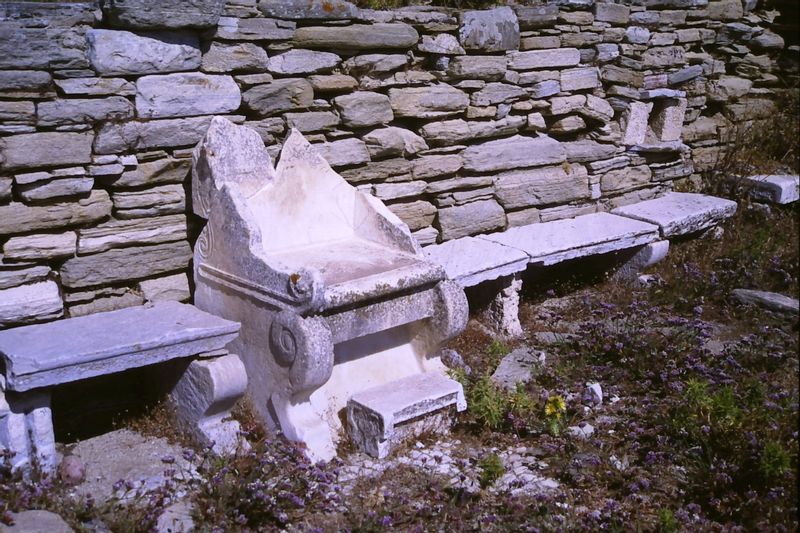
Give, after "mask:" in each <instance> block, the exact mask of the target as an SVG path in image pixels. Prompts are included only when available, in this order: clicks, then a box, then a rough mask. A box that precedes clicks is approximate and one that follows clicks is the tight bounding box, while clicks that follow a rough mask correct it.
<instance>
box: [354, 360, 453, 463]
mask: <svg viewBox="0 0 800 533" xmlns="http://www.w3.org/2000/svg"><path fill="white" fill-rule="evenodd" d="M450 407H455V409H456V411H464V410H465V409H466V408H467V402H466V400H465V399H464V390H463V389H462V387H461V384H460V383H458V382H456V381H453V380H452V379H448V378H446V377H445V376H442V375H441V374H436V373H432V372H431V373H427V374H417V375H413V376H409V377H406V378H401V379H399V380H397V381H393V382H390V383H387V384H384V385H379V386H377V387H373V388H371V389H367V390H364V391H361V392H359V393H356V394H354V395H353V396H352V397H351V398H350V400H349V401H348V402H347V431H348V433H349V435H350V439H351V440H352V441H353V442H354V443H355V444H356V446H357V447H358V448H359V449H361V450H363V451H365V452H366V453H367V454H369V455H371V456H373V457H376V458H378V459H383V458H384V457H386V456H387V455H389V452H391V449H392V447H394V446H395V445H396V444H397V443H399V442H400V441H402V440H405V439H406V438H407V437H408V436H410V435H412V434H413V435H419V434H421V433H422V432H428V431H430V432H434V433H436V432H439V433H440V432H442V431H446V430H447V429H449V427H450V424H447V423H441V421H440V420H438V419H437V415H441V416H448V415H449V408H450Z"/></svg>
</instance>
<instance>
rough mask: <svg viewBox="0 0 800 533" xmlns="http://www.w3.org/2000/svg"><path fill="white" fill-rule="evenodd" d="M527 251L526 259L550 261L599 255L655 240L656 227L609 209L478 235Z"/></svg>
mask: <svg viewBox="0 0 800 533" xmlns="http://www.w3.org/2000/svg"><path fill="white" fill-rule="evenodd" d="M480 238H481V239H484V240H488V241H492V242H495V243H498V244H502V245H504V246H508V247H510V248H515V249H517V250H521V251H523V252H525V253H526V254H528V256H529V260H528V261H529V262H530V263H538V264H541V265H544V266H548V265H554V264H556V263H560V262H562V261H566V260H569V259H576V258H579V257H586V256H590V255H599V254H605V253H609V252H614V251H617V250H624V249H627V248H633V247H635V246H641V245H644V244H648V243H650V242H653V241H656V240H658V238H659V236H658V227H657V226H654V225H652V224H648V223H645V222H640V221H638V220H633V219H631V218H626V217H621V216H616V215H612V214H609V213H591V214H589V215H581V216H579V217H575V218H571V219H565V220H555V221H553V222H545V223H542V224H529V225H527V226H519V227H515V228H511V229H509V230H506V231H504V232H502V233H492V234H489V235H481V236H480Z"/></svg>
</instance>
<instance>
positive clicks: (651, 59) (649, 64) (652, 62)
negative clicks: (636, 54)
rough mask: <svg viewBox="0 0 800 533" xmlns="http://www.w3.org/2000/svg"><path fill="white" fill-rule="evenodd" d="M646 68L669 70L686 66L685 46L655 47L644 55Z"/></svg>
mask: <svg viewBox="0 0 800 533" xmlns="http://www.w3.org/2000/svg"><path fill="white" fill-rule="evenodd" d="M642 64H643V65H644V67H645V68H667V67H676V66H680V65H684V64H686V56H685V55H684V50H683V46H655V47H650V48H648V49H647V50H645V51H644V52H643V53H642Z"/></svg>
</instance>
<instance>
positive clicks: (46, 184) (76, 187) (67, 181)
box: [17, 177, 94, 202]
mask: <svg viewBox="0 0 800 533" xmlns="http://www.w3.org/2000/svg"><path fill="white" fill-rule="evenodd" d="M93 186H94V178H90V177H76V178H57V179H52V180H44V181H39V182H35V183H31V184H27V185H18V186H17V191H18V192H19V197H20V198H21V199H22V200H23V201H24V202H38V201H42V200H50V199H53V198H63V197H66V196H85V195H87V194H89V191H91V190H92V187H93Z"/></svg>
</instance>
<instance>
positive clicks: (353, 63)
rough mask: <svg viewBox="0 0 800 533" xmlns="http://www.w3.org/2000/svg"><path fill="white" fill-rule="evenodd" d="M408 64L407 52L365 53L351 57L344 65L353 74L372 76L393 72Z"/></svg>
mask: <svg viewBox="0 0 800 533" xmlns="http://www.w3.org/2000/svg"><path fill="white" fill-rule="evenodd" d="M406 65H408V56H407V55H405V54H364V55H358V56H355V57H351V58H350V59H348V60H347V61H345V62H344V64H343V65H342V66H343V68H344V70H345V72H347V73H348V74H350V75H352V76H372V75H375V74H385V73H387V72H393V71H395V70H398V69H401V68H404V67H405V66H406Z"/></svg>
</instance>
